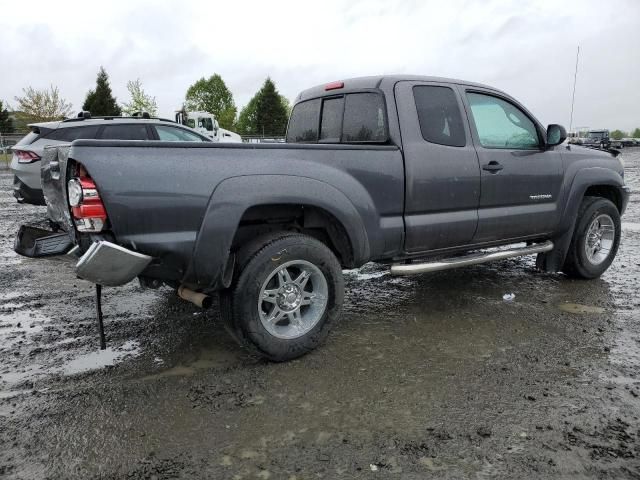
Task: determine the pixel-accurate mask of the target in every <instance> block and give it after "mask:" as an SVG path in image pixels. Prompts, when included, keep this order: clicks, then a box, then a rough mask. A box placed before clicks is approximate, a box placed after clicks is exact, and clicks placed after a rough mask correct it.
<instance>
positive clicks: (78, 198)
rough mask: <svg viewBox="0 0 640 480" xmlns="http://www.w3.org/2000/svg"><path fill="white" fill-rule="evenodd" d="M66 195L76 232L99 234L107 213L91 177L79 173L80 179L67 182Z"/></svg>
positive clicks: (76, 178)
mask: <svg viewBox="0 0 640 480" xmlns="http://www.w3.org/2000/svg"><path fill="white" fill-rule="evenodd" d="M83 173H84V172H83ZM67 194H68V198H69V204H70V205H71V211H72V212H73V218H74V219H75V222H76V228H77V229H78V231H80V232H100V231H101V230H102V229H103V228H104V224H105V222H106V220H107V212H106V210H105V209H104V205H103V203H102V199H101V198H100V195H99V194H98V189H97V188H96V184H95V182H94V181H93V180H92V179H91V177H89V176H88V175H82V173H81V176H80V177H75V178H72V179H71V180H69V183H68V185H67Z"/></svg>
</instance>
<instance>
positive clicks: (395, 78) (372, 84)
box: [295, 75, 502, 103]
mask: <svg viewBox="0 0 640 480" xmlns="http://www.w3.org/2000/svg"><path fill="white" fill-rule="evenodd" d="M401 81H410V82H439V83H454V84H458V85H469V86H473V87H481V88H487V89H490V90H494V91H496V92H500V90H498V89H496V88H493V87H490V86H488V85H483V84H481V83H474V82H468V81H465V80H458V79H455V78H444V77H429V76H424V75H374V76H370V77H355V78H348V79H346V80H340V82H343V83H344V87H343V88H340V89H333V90H329V91H327V90H325V86H326V85H327V83H329V82H327V83H325V84H322V85H317V86H315V87H311V88H308V89H306V90H303V91H302V92H300V93H299V94H298V96H297V97H296V100H295V103H297V102H300V101H302V100H308V99H310V98H315V97H321V96H324V95H335V94H337V93H340V91H353V90H360V89H363V90H364V89H370V88H384V87H388V88H393V85H395V84H396V83H397V82H401ZM501 93H502V92H501Z"/></svg>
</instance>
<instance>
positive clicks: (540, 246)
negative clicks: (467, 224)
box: [391, 240, 553, 275]
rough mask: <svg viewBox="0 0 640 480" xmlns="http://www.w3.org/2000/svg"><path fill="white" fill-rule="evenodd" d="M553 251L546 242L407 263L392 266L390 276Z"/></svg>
mask: <svg viewBox="0 0 640 480" xmlns="http://www.w3.org/2000/svg"><path fill="white" fill-rule="evenodd" d="M550 250H553V242H552V241H550V240H549V241H546V242H544V243H537V244H535V245H528V246H526V247H520V248H512V249H510V250H499V251H497V252H481V253H472V254H471V255H465V256H464V257H451V258H444V259H441V260H436V261H433V262H424V263H409V264H402V265H392V266H391V274H392V275H416V274H418V273H427V272H438V271H440V270H449V269H451V268H458V267H467V266H469V265H478V264H480V263H487V262H492V261H494V260H504V259H505V258H512V257H522V256H524V255H533V254H535V253H543V252H548V251H550Z"/></svg>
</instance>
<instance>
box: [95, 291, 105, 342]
mask: <svg viewBox="0 0 640 480" xmlns="http://www.w3.org/2000/svg"><path fill="white" fill-rule="evenodd" d="M96 315H97V318H98V332H99V333H100V350H105V349H106V348H107V340H106V339H105V337H104V323H103V322H102V285H99V284H97V283H96Z"/></svg>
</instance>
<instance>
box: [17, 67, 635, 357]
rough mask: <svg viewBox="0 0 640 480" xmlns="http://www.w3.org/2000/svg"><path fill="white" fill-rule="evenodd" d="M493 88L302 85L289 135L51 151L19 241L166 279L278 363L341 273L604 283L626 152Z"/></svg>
mask: <svg viewBox="0 0 640 480" xmlns="http://www.w3.org/2000/svg"><path fill="white" fill-rule="evenodd" d="M565 139H566V132H565V130H564V128H563V127H561V126H560V125H556V124H552V125H549V126H548V127H546V128H545V127H543V125H541V124H540V122H539V121H538V120H536V118H535V117H534V116H533V115H532V114H531V113H530V112H529V111H528V110H527V109H526V108H525V107H524V106H523V105H521V104H520V103H519V102H518V101H516V100H515V99H513V98H512V97H510V96H509V95H507V94H505V93H503V92H501V91H500V90H497V89H495V88H492V87H488V86H485V85H480V84H476V83H470V82H465V81H459V80H451V79H445V78H436V77H421V76H376V77H365V78H355V79H350V80H344V81H339V82H333V83H329V84H326V85H321V86H318V87H315V88H311V89H308V90H305V91H303V92H302V93H301V94H299V95H298V97H297V99H296V101H295V104H294V107H293V110H292V113H291V118H290V120H289V125H288V128H287V134H286V143H284V144H244V145H242V144H214V143H186V142H184V143H181V142H157V141H156V142H154V141H150V142H149V141H147V142H135V141H108V140H76V141H74V142H73V143H71V144H70V145H67V146H58V147H53V148H50V149H47V151H46V153H45V154H44V158H43V164H42V172H41V174H42V184H43V190H44V195H45V198H46V201H47V205H48V213H49V216H50V218H51V220H52V223H53V224H54V225H56V226H57V227H58V228H60V229H61V230H59V231H57V232H50V231H46V230H41V229H37V228H34V227H28V226H24V227H22V228H21V230H20V232H19V234H18V236H17V238H16V247H15V248H16V251H18V252H19V253H21V254H23V255H27V256H31V257H40V256H46V255H56V254H63V253H67V254H74V255H76V256H77V257H78V258H79V259H78V261H77V264H76V274H77V275H78V276H79V277H81V278H84V279H87V280H89V281H91V282H94V283H95V284H96V285H104V286H117V285H122V284H125V283H127V282H129V281H131V280H133V279H135V278H136V277H137V278H139V280H140V282H141V284H142V285H145V286H148V287H158V286H160V285H162V284H167V285H170V286H173V287H175V288H177V289H178V292H179V295H180V296H181V297H183V298H185V299H189V300H191V301H193V302H194V303H197V304H198V305H202V306H207V305H208V304H209V300H210V296H211V295H212V294H214V293H216V294H219V295H220V305H221V310H222V316H223V319H224V323H225V326H226V327H227V329H228V331H229V332H230V334H231V335H232V336H233V337H234V338H235V339H236V340H237V341H238V342H239V343H240V344H241V345H243V346H245V347H247V348H249V349H251V350H252V351H254V352H256V353H258V354H260V355H262V356H264V357H266V358H269V359H271V360H274V361H283V360H289V359H292V358H295V357H298V356H300V355H303V354H305V353H306V352H309V351H310V350H312V349H313V348H315V347H316V346H317V345H318V344H320V343H321V342H322V341H323V340H324V339H325V337H326V336H327V334H328V332H329V331H330V330H331V328H332V327H333V326H334V325H335V324H336V322H337V321H338V319H339V317H340V311H341V307H342V303H343V290H344V285H343V279H342V269H350V268H356V267H359V266H361V265H363V264H365V263H366V262H370V261H373V262H379V263H383V264H387V265H389V267H390V271H391V273H392V274H394V275H412V274H419V273H425V272H432V271H437V270H443V269H448V268H453V267H459V266H466V265H473V264H478V263H483V262H487V261H490V260H497V259H503V258H509V257H516V256H523V255H532V254H537V266H538V268H540V269H541V270H544V271H548V272H558V271H561V272H564V273H565V274H566V275H568V276H571V277H576V278H585V279H591V278H596V277H598V276H600V275H601V274H602V273H603V272H604V271H605V270H606V269H607V268H608V267H609V265H610V264H611V262H612V261H613V259H614V257H615V255H616V251H617V249H618V245H619V242H620V216H621V215H622V214H623V212H624V210H625V207H626V204H627V201H628V196H629V190H628V188H627V187H626V186H625V183H624V169H623V164H622V160H621V157H620V156H619V155H618V152H616V151H604V150H596V149H589V148H583V147H579V146H574V145H566V144H564V143H563V142H564V141H565Z"/></svg>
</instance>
